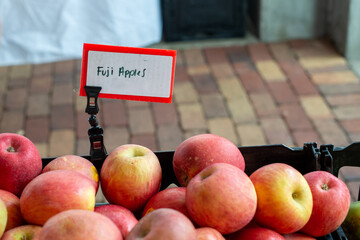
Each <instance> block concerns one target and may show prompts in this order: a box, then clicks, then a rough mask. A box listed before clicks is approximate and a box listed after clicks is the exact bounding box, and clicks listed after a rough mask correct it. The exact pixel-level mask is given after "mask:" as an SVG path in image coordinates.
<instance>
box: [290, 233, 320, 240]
mask: <svg viewBox="0 0 360 240" xmlns="http://www.w3.org/2000/svg"><path fill="white" fill-rule="evenodd" d="M284 237H285V239H286V240H316V238H313V237H311V236H309V235H305V234H304V233H299V232H296V233H289V234H285V235H284Z"/></svg>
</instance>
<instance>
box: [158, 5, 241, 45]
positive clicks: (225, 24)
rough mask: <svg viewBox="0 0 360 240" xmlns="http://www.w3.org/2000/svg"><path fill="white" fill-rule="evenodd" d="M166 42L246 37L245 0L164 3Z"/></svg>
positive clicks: (164, 34) (164, 35)
mask: <svg viewBox="0 0 360 240" xmlns="http://www.w3.org/2000/svg"><path fill="white" fill-rule="evenodd" d="M161 5H162V20H163V37H164V40H165V41H184V40H197V39H209V38H228V37H243V36H245V33H246V16H247V7H246V6H247V2H246V0H227V1H222V0H162V2H161Z"/></svg>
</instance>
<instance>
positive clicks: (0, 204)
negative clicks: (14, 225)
mask: <svg viewBox="0 0 360 240" xmlns="http://www.w3.org/2000/svg"><path fill="white" fill-rule="evenodd" d="M6 223H7V210H6V205H5V203H4V201H3V200H1V199H0V238H1V236H2V235H3V234H4V232H5V227H6Z"/></svg>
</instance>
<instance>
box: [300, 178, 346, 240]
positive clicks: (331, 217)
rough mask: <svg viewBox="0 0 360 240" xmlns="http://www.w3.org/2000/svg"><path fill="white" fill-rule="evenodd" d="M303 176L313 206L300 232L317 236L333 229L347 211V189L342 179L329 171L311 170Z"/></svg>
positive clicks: (340, 222) (344, 216)
mask: <svg viewBox="0 0 360 240" xmlns="http://www.w3.org/2000/svg"><path fill="white" fill-rule="evenodd" d="M304 177H305V179H306V181H307V182H308V184H309V186H310V189H311V192H312V196H313V202H314V207H313V210H312V213H311V217H310V219H309V221H308V222H307V223H306V225H305V226H304V227H303V228H302V229H301V232H304V233H306V234H308V235H311V236H314V237H319V236H323V235H326V234H329V233H331V232H333V231H335V230H336V229H337V228H338V227H339V226H340V225H341V224H342V222H343V221H344V220H345V218H346V215H347V213H348V211H349V207H350V202H351V196H350V192H349V189H348V188H347V186H346V184H345V183H344V182H343V181H341V180H340V179H339V178H337V177H335V176H334V175H332V174H331V173H329V172H325V171H313V172H310V173H307V174H305V175H304Z"/></svg>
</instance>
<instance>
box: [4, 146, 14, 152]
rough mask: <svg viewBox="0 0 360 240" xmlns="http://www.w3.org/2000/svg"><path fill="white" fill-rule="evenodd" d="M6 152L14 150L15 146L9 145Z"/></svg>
mask: <svg viewBox="0 0 360 240" xmlns="http://www.w3.org/2000/svg"><path fill="white" fill-rule="evenodd" d="M6 151H8V152H16V150H15V148H14V147H13V146H10V147H8V148H7V149H6Z"/></svg>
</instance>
